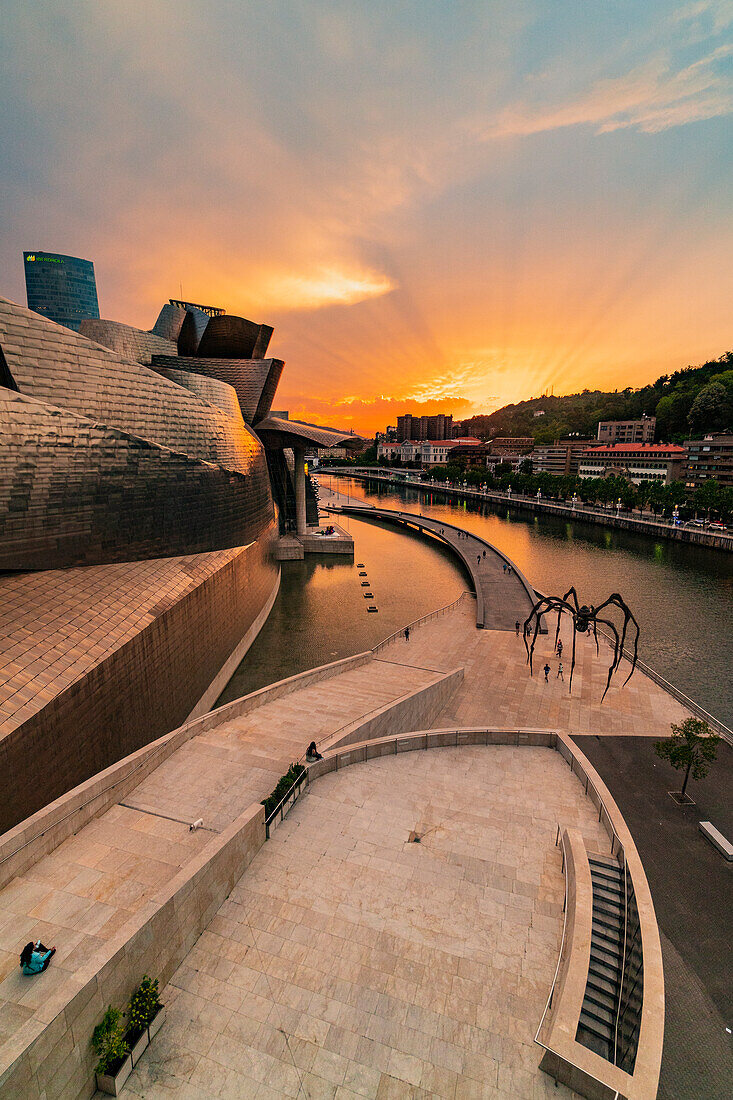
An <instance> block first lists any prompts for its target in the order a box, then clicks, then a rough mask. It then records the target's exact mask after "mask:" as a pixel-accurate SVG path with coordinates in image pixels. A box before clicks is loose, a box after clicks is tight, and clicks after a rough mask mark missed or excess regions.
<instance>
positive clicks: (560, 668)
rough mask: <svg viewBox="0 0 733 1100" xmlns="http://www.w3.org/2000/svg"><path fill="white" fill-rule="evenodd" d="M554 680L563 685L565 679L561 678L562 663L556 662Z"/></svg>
mask: <svg viewBox="0 0 733 1100" xmlns="http://www.w3.org/2000/svg"><path fill="white" fill-rule="evenodd" d="M555 679H556V680H562V682H563V683H565V677H564V676H563V671H562V661H558V662H557V676H556V677H555Z"/></svg>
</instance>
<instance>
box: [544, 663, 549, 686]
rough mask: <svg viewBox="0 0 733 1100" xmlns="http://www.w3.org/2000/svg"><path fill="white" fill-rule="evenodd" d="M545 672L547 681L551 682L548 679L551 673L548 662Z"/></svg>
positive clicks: (547, 682)
mask: <svg viewBox="0 0 733 1100" xmlns="http://www.w3.org/2000/svg"><path fill="white" fill-rule="evenodd" d="M543 672H544V674H545V683H546V684H549V682H550V681H549V680H548V676H549V675H550V666H549V665H547V664H546V665H545V667H544V669H543Z"/></svg>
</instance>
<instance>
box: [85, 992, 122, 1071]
mask: <svg viewBox="0 0 733 1100" xmlns="http://www.w3.org/2000/svg"><path fill="white" fill-rule="evenodd" d="M92 1048H93V1050H94V1053H95V1054H96V1055H97V1057H98V1058H99V1061H98V1063H97V1065H96V1068H95V1072H96V1073H97V1074H98V1075H99V1076H100V1077H114V1076H115V1074H116V1073H117V1072H118V1070H119V1069H120V1068H121V1066H122V1064H123V1062H124V1061H125V1059H126V1058H127V1055H128V1054H129V1052H130V1048H129V1046H128V1044H127V1040H126V1039H125V1029H124V1027H123V1026H122V1013H121V1012H120V1010H119V1009H117V1008H112V1005H110V1006H109V1007H108V1009H107V1011H106V1012H105V1014H104V1016H103V1017H102V1019H101V1021H100V1023H98V1024H97V1026H96V1027H95V1029H94V1033H93V1035H92Z"/></svg>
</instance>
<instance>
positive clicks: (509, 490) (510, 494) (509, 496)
mask: <svg viewBox="0 0 733 1100" xmlns="http://www.w3.org/2000/svg"><path fill="white" fill-rule="evenodd" d="M506 495H507V497H508V499H509V500H511V499H512V487H511V485H509V486H507V491H506Z"/></svg>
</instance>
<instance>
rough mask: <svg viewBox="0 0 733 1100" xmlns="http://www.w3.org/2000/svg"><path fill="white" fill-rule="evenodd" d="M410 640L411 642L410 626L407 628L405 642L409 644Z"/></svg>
mask: <svg viewBox="0 0 733 1100" xmlns="http://www.w3.org/2000/svg"><path fill="white" fill-rule="evenodd" d="M409 640H410V628H409V626H406V627H405V641H406V642H409Z"/></svg>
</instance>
